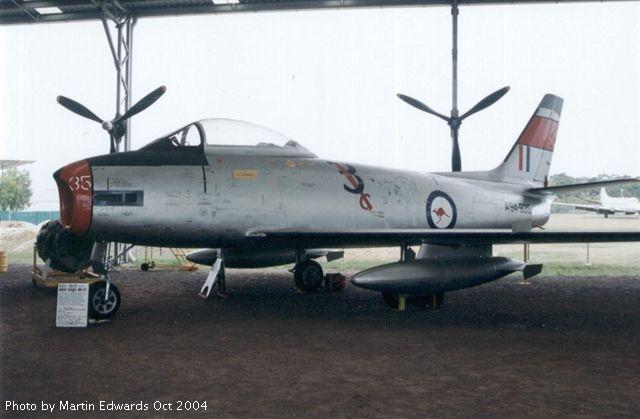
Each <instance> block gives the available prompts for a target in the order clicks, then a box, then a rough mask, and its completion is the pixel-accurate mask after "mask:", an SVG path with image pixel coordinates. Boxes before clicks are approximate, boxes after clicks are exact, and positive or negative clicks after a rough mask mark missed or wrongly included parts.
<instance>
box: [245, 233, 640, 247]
mask: <svg viewBox="0 0 640 419" xmlns="http://www.w3.org/2000/svg"><path fill="white" fill-rule="evenodd" d="M247 239H248V240H249V241H251V242H253V244H255V245H260V246H264V245H268V246H278V247H287V248H316V247H383V246H402V245H419V244H422V243H430V244H439V245H444V246H474V245H488V244H518V243H597V242H636V241H640V231H604V230H602V231H521V232H514V231H512V230H462V229H459V230H455V229H454V230H432V229H395V230H362V229H356V230H340V231H332V230H310V229H301V230H291V229H282V230H262V231H253V232H250V233H248V234H247Z"/></svg>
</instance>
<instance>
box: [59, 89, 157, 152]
mask: <svg viewBox="0 0 640 419" xmlns="http://www.w3.org/2000/svg"><path fill="white" fill-rule="evenodd" d="M166 91H167V88H166V87H165V86H160V87H158V88H157V89H155V90H154V91H153V92H151V93H149V94H148V95H146V96H145V97H143V98H142V99H140V100H139V101H138V102H137V103H136V104H135V105H133V106H132V107H130V108H129V110H128V111H126V112H125V113H124V115H118V114H116V117H115V118H113V120H111V121H103V120H102V119H100V118H99V117H98V116H97V115H96V114H94V113H93V112H91V111H90V110H89V109H88V108H87V107H85V106H84V105H81V104H80V103H78V102H76V101H75V100H73V99H69V98H68V97H64V96H58V99H57V100H58V103H59V104H61V105H62V106H64V107H65V108H67V109H69V110H70V111H71V112H73V113H76V114H78V115H80V116H84V117H85V118H88V119H91V120H92V121H96V122H98V123H100V124H102V128H103V129H104V130H105V131H107V132H108V133H109V140H110V148H109V152H110V153H115V152H116V144H119V143H120V141H121V140H122V137H124V135H125V134H126V132H127V127H126V125H125V124H124V121H126V120H127V119H129V118H131V117H132V116H134V115H136V114H138V113H140V112H142V111H143V110H145V109H147V108H148V107H149V106H151V105H153V103H154V102H155V101H156V100H158V99H160V96H162V95H163V94H164V92H166Z"/></svg>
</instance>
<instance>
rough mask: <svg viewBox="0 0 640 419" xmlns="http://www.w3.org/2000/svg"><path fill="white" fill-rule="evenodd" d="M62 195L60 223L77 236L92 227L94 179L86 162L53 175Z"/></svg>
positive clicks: (83, 161) (73, 165)
mask: <svg viewBox="0 0 640 419" xmlns="http://www.w3.org/2000/svg"><path fill="white" fill-rule="evenodd" d="M53 178H54V179H55V180H56V183H57V184H58V193H59V194H60V221H61V222H62V224H63V225H64V226H65V227H69V229H70V230H71V231H72V232H74V233H76V234H86V233H87V231H89V227H90V226H91V214H92V197H93V177H92V176H91V168H90V167H89V163H87V161H86V160H80V161H77V162H75V163H71V164H70V165H68V166H65V167H63V168H62V169H60V170H58V171H57V172H56V173H54V174H53Z"/></svg>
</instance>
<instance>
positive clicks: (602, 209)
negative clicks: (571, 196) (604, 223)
mask: <svg viewBox="0 0 640 419" xmlns="http://www.w3.org/2000/svg"><path fill="white" fill-rule="evenodd" d="M594 204H595V205H587V204H570V203H564V202H554V205H559V206H565V207H572V208H575V209H578V210H582V211H592V212H596V213H598V214H604V218H608V217H609V215H614V214H624V215H634V214H638V215H640V201H638V198H634V197H614V196H609V194H607V189H606V188H600V201H599V202H597V201H596V202H594Z"/></svg>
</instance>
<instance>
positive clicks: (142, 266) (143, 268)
mask: <svg viewBox="0 0 640 419" xmlns="http://www.w3.org/2000/svg"><path fill="white" fill-rule="evenodd" d="M140 269H142V270H143V271H144V272H147V271H148V270H149V264H148V263H146V262H145V263H143V264H142V265H140Z"/></svg>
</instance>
